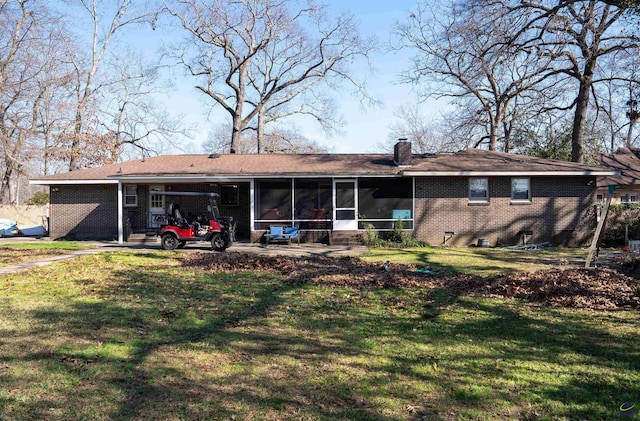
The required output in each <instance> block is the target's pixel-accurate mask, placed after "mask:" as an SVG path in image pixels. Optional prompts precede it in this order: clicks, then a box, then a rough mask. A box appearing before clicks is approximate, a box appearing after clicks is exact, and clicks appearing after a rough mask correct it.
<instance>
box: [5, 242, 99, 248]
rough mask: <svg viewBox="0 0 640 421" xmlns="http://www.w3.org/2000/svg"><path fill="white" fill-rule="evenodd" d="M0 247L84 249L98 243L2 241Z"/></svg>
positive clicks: (94, 246) (93, 246)
mask: <svg viewBox="0 0 640 421" xmlns="http://www.w3.org/2000/svg"><path fill="white" fill-rule="evenodd" d="M0 247H2V248H9V249H19V250H84V249H89V248H96V247H97V245H95V244H91V243H83V242H78V241H29V242H19V241H18V242H7V243H5V242H2V243H0Z"/></svg>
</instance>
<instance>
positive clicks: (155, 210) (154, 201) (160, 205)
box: [149, 184, 165, 228]
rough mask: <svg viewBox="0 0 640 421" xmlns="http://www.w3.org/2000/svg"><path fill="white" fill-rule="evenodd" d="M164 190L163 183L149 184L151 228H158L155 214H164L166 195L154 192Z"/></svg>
mask: <svg viewBox="0 0 640 421" xmlns="http://www.w3.org/2000/svg"><path fill="white" fill-rule="evenodd" d="M158 191H164V186H163V185H160V184H158V185H151V186H149V228H158V224H155V223H154V222H153V215H158V214H160V215H161V214H164V213H165V208H164V196H163V195H160V194H154V192H158Z"/></svg>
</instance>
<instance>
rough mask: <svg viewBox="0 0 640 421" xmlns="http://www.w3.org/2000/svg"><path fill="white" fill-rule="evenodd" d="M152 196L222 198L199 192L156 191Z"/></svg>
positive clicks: (216, 194) (213, 194) (215, 194)
mask: <svg viewBox="0 0 640 421" xmlns="http://www.w3.org/2000/svg"><path fill="white" fill-rule="evenodd" d="M151 194H157V195H160V196H195V197H220V195H219V194H218V193H206V192H197V191H154V192H152V193H151Z"/></svg>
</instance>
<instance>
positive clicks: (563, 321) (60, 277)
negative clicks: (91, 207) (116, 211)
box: [0, 252, 640, 420]
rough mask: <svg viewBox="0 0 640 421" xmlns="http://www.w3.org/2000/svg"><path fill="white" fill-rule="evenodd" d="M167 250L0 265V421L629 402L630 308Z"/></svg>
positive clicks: (634, 339)
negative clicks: (213, 268) (460, 292)
mask: <svg viewBox="0 0 640 421" xmlns="http://www.w3.org/2000/svg"><path fill="white" fill-rule="evenodd" d="M419 253H420V252H418V256H416V259H418V260H419V259H421V258H423V257H421V256H420V255H419ZM182 256H183V255H182V254H180V253H166V252H165V253H163V252H137V253H135V252H111V253H103V254H98V255H91V256H84V257H81V258H77V259H74V260H71V261H65V262H61V263H57V264H55V265H52V266H48V267H43V268H38V269H34V270H32V271H30V272H27V273H23V274H19V275H12V276H6V277H2V278H0V291H2V293H1V294H0V384H2V387H1V388H0V419H17V420H40V419H48V420H66V419H76V420H110V419H163V420H178V419H252V420H276V419H278V420H282V419H290V420H298V419H307V420H325V419H335V420H354V419H358V420H416V419H428V420H450V419H461V420H465V419H478V420H493V419H549V420H583V419H584V420H602V419H607V420H608V419H618V417H619V414H620V413H619V409H618V408H619V407H620V405H621V404H622V403H624V402H634V403H637V404H640V346H639V344H640V329H639V327H640V314H639V313H638V312H637V311H618V312H593V311H583V310H575V309H551V308H545V307H539V306H537V305H532V304H528V303H523V302H518V301H514V300H505V299H492V298H483V297H473V298H472V297H453V296H450V295H448V294H447V293H446V292H445V291H442V290H424V289H403V290H396V289H380V290H356V289H351V288H329V287H325V286H314V285H303V286H294V285H289V284H286V283H284V282H283V281H282V279H280V278H279V277H277V276H275V275H266V274H264V273H258V272H241V273H220V272H218V273H209V272H204V271H200V270H195V269H188V270H187V269H184V268H182V267H181V266H180V264H181V257H182ZM405 256H408V253H407V254H405ZM370 258H374V256H370ZM406 258H407V259H409V257H406ZM490 262H492V260H491V259H489V260H487V263H488V264H489V263H490ZM491 264H493V263H491ZM474 265H477V266H480V265H481V262H480V261H478V262H477V263H474Z"/></svg>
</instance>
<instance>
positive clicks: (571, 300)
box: [183, 252, 640, 310]
mask: <svg viewBox="0 0 640 421" xmlns="http://www.w3.org/2000/svg"><path fill="white" fill-rule="evenodd" d="M633 264H635V265H636V266H635V267H634V268H638V267H640V260H639V261H638V262H634V263H633ZM183 265H184V266H186V267H190V268H200V269H204V270H208V271H212V272H216V271H225V272H232V271H238V270H252V271H267V272H271V273H278V274H280V275H281V276H282V277H283V278H284V280H285V282H287V283H289V284H294V285H302V284H318V285H327V286H336V287H351V288H357V289H379V288H443V289H446V290H448V291H449V292H450V293H452V294H454V295H467V294H476V295H483V296H496V297H506V298H519V299H524V300H529V301H534V302H539V303H543V304H545V305H549V306H557V307H576V308H591V309H609V310H611V309H619V308H640V281H638V279H634V278H632V277H629V276H627V275H624V274H622V273H619V272H618V271H615V270H612V269H603V268H598V269H578V268H569V267H567V266H563V267H562V268H560V267H558V268H553V269H549V270H541V271H537V272H522V273H516V274H509V275H498V276H494V277H491V278H482V277H479V276H475V275H469V274H463V273H447V272H441V271H440V272H439V271H433V272H432V274H429V273H424V272H420V271H417V270H418V268H417V267H416V266H413V265H401V264H394V263H391V264H390V265H389V266H388V268H383V267H382V264H380V263H371V262H365V261H363V260H361V259H359V258H357V257H339V258H334V257H324V256H310V257H290V256H265V255H257V254H250V253H239V252H226V253H193V254H189V255H188V256H186V257H185V259H184V262H183ZM621 267H623V266H621ZM387 269H388V270H387ZM636 272H637V270H636Z"/></svg>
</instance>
